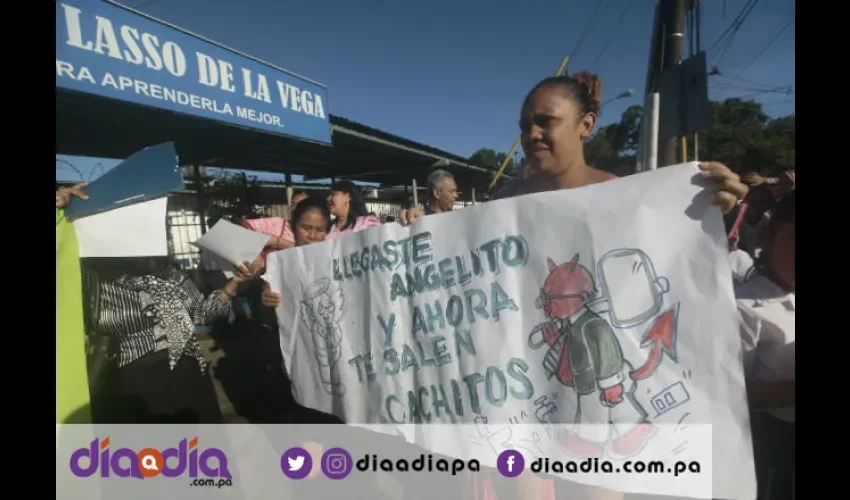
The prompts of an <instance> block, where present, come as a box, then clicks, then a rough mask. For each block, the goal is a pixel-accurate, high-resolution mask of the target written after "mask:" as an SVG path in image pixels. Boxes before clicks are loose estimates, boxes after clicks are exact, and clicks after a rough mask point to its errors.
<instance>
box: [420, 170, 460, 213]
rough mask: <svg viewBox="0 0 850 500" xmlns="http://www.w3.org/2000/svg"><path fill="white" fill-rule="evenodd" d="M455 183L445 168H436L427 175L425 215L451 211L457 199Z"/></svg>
mask: <svg viewBox="0 0 850 500" xmlns="http://www.w3.org/2000/svg"><path fill="white" fill-rule="evenodd" d="M457 196H458V195H457V183H456V182H455V178H454V176H453V175H452V174H451V173H450V172H448V171H447V170H443V169H441V168H438V169H437V170H434V171H433V172H431V174H430V175H428V202H427V203H426V204H425V215H431V214H439V213H443V212H451V211H452V209H454V206H455V202H456V201H457Z"/></svg>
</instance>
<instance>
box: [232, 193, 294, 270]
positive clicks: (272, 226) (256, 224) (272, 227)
mask: <svg viewBox="0 0 850 500" xmlns="http://www.w3.org/2000/svg"><path fill="white" fill-rule="evenodd" d="M308 196H309V194H307V192H306V191H295V192H294V193H292V199H290V200H289V207H288V208H289V213H290V214H291V213H292V210H294V209H295V207H296V206H297V205H298V203H300V202H301V201H303V200H304V199H305V198H307V197H308ZM240 223H241V224H242V226H243V227H246V228H248V229H250V230H252V231H256V232H258V233H263V234H266V235H268V236H269V241H268V243H266V248H265V249H264V250H263V253H262V256H263V257H265V256H266V255H268V254H269V253H270V252H274V251H275V250H286V249H287V248H292V247H294V246H295V241H294V237H293V236H292V228H291V227H290V226H289V223H288V222H287V221H286V218H284V217H265V218H259V219H246V218H244V217H243V218H242V220H241V221H240Z"/></svg>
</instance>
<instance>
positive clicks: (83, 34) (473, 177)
mask: <svg viewBox="0 0 850 500" xmlns="http://www.w3.org/2000/svg"><path fill="white" fill-rule="evenodd" d="M69 5H70V6H71V7H69V6H65V5H64V4H62V6H61V7H60V3H59V2H57V90H56V153H57V154H65V155H79V156H92V157H100V158H115V159H123V158H126V157H128V156H130V155H131V154H133V153H135V152H136V151H138V150H140V149H143V148H145V147H148V146H151V145H154V144H158V143H162V142H174V143H175V145H176V147H177V151H178V154H179V155H180V159H181V163H182V164H184V165H204V166H217V167H227V168H234V169H245V170H255V171H267V172H280V173H289V174H296V175H304V176H307V177H308V178H327V177H333V178H338V179H341V178H347V179H351V180H356V181H364V182H375V183H379V184H384V185H406V184H410V183H411V181H412V179H414V178H415V179H416V180H417V183H418V184H419V185H424V183H425V182H426V179H427V175H428V173H430V171H431V170H433V168H434V165H435V164H439V165H440V166H442V167H443V168H446V169H447V170H449V171H451V172H452V173H453V174H454V175H455V176H456V178H457V181H458V183H459V184H460V186H461V188H462V189H464V190H468V189H470V188H473V187H478V188H486V185H487V184H488V183H489V181H490V179H491V178H492V176H493V175H494V173H495V170H494V169H489V168H481V167H477V166H473V165H470V164H468V163H467V162H466V159H465V158H462V157H460V156H457V155H453V154H451V153H447V152H445V151H441V150H439V149H436V148H432V147H429V146H426V145H423V144H420V143H416V142H413V141H409V140H407V139H404V138H401V137H398V136H394V135H392V134H388V133H386V132H382V131H380V130H377V129H374V128H370V127H367V126H364V125H362V124H359V123H356V122H353V121H350V120H346V119H344V118H340V117H337V116H333V115H328V118H326V120H328V121H326V122H325V124H328V122H329V124H330V129H331V134H332V135H331V142H332V146H331V145H328V144H326V143H320V142H313V140H312V139H311V137H314V136H315V137H317V138H318V137H321V135H322V134H321V133H319V132H317V130H319V129H316V128H315V127H316V126H318V127H319V128H321V124H320V122H310V121H309V119H308V118H305V117H302V116H299V115H297V113H296V114H295V115H292V114H289V115H287V116H288V117H290V119H292V120H295V121H294V122H292V123H293V124H294V125H292V127H293V128H291V129H290V130H295V131H296V132H298V133H296V134H292V135H282V134H279V133H275V132H273V131H271V129H268V127H266V128H267V130H263V128H258V127H257V126H255V124H251V123H247V122H240V121H239V120H235V119H233V118H226V117H225V115H215V116H214V114H210V113H209V112H206V111H203V112H199V111H197V110H194V111H192V113H193V114H189V113H186V112H185V111H189V109H187V108H185V107H180V106H176V105H172V104H169V103H164V101H161V100H160V101H156V100H150V99H145V98H142V97H140V95H139V94H138V93H136V94H134V93H133V92H124V91H123V90H122V91H118V90H117V89H114V88H111V87H109V86H106V85H104V84H103V83H101V85H97V84H94V85H92V84H91V83H94V82H95V81H101V79H102V77H103V76H104V75H105V74H107V73H114V74H115V75H119V74H122V75H127V76H128V78H135V79H137V80H147V81H150V82H152V83H153V84H157V85H162V86H164V87H171V88H177V89H180V88H183V89H186V90H187V91H190V92H192V93H194V94H196V95H200V96H204V95H208V96H209V97H210V98H212V99H218V100H221V101H226V100H234V99H241V97H238V96H236V97H234V96H235V95H236V94H230V93H226V92H224V93H222V91H219V90H217V89H212V90H211V89H210V87H205V86H203V85H200V84H198V83H197V82H193V81H192V80H191V79H188V80H187V79H186V78H185V77H182V76H181V77H177V78H174V77H171V76H170V75H168V74H165V73H163V72H161V71H160V72H158V73H151V72H150V71H146V70H145V69H144V68H143V66H140V65H134V64H127V63H126V61H123V60H121V59H120V58H118V59H115V58H110V57H105V56H103V55H102V54H101V55H98V54H96V53H94V52H91V51H90V50H88V49H84V48H81V46H80V45H79V43H80V40H82V41H83V42H85V40H86V39H87V38H90V37H92V36H94V35H93V33H94V31H93V30H92V27H93V25H92V22H93V19H94V17H93V13H94V14H100V15H101V16H105V17H107V18H110V17H111V18H112V22H113V24H114V25H115V26H116V27H117V26H119V25H128V26H131V27H135V28H134V29H139V30H140V31H148V32H152V33H159V35H160V38H162V39H163V40H165V39H170V40H176V41H177V43H178V45H179V44H183V45H184V46H186V47H187V49H188V48H191V49H193V50H203V51H204V52H205V53H208V54H212V55H213V56H214V57H216V58H220V60H227V61H230V62H232V63H234V64H233V65H234V67H243V68H251V69H252V70H253V71H254V73H255V74H256V73H259V72H264V71H268V72H269V73H268V74H269V75H272V78H277V79H278V80H279V81H280V80H285V81H287V82H290V81H291V82H295V83H296V84H298V85H303V86H305V87H304V88H310V89H312V91H313V92H314V94H316V95H319V94H320V93H324V90H322V89H323V87H320V84H316V83H315V82H312V81H309V80H307V79H305V78H304V77H300V76H298V75H295V74H293V73H291V72H287V71H286V70H283V69H281V68H277V67H275V66H273V65H270V64H268V63H265V62H263V61H260V60H258V59H255V58H252V57H250V56H248V55H246V54H243V53H241V52H238V51H235V50H233V49H229V48H227V47H225V46H223V45H221V44H217V43H215V42H213V41H211V40H207V39H204V38H203V37H200V36H198V35H195V34H193V33H190V32H188V31H185V30H181V29H180V28H178V27H176V26H173V25H170V24H168V23H164V22H162V21H160V20H157V19H155V18H152V17H150V16H147V15H145V14H142V13H140V12H138V11H135V10H133V9H130V8H127V7H124V6H121V5H119V4H117V3H115V2H114V1H111V0H105V1H103V2H86V3H80V4H76V3H75V4H69ZM68 9H71V10H79V9H82V10H81V11H80V12H82V14H80V15H81V16H83V17H81V19H82V21H79V22H76V23H74V26H73V27H70V26H71V25H70V24H69V22H70V21H68V12H67V10H68ZM66 30H67V32H66ZM76 30H80V31H79V32H77V31H76ZM72 31H73V32H74V33H75V36H76V37H77V38H79V40H77V42H76V44H72V43H70V38H68V37H70V36H71V34H70V33H71V32H72ZM66 38H68V39H67V40H66ZM60 59H61V60H62V61H63V62H64V63H65V65H66V66H67V67H70V66H73V67H74V68H75V69H74V71H79V70H80V68H81V67H85V68H88V69H89V70H90V71H91V73H92V74H93V75H94V78H93V80H92V81H91V83H89V81H83V80H78V79H77V78H69V75H70V73H68V72H64V73H60V71H59V66H60V64H59V61H60ZM299 82H301V83H299ZM272 85H274V84H272ZM237 94H238V93H237ZM240 102H244V100H243V101H238V100H237V101H234V105H238V104H240ZM250 102H252V103H254V104H253V106H258V105H259V104H257V102H258V101H255V100H251V101H250ZM169 108H170V109H169ZM278 109H280V108H278ZM275 112H281V111H275ZM216 118H219V119H216ZM227 121H229V122H230V123H227ZM317 123H318V125H316V124H317ZM325 126H327V125H325ZM311 127H312V128H311ZM325 130H327V129H325ZM293 135H300V138H297V137H293ZM316 140H318V139H316ZM322 140H324V139H322Z"/></svg>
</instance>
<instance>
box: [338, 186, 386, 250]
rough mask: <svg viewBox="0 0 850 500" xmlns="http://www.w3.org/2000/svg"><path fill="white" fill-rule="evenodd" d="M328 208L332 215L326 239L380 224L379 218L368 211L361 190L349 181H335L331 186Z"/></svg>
mask: <svg viewBox="0 0 850 500" xmlns="http://www.w3.org/2000/svg"><path fill="white" fill-rule="evenodd" d="M328 208H329V209H330V211H331V214H332V215H333V216H334V220H333V222H332V223H331V226H330V229H329V230H328V233H327V238H328V239H334V238H339V237H340V236H342V235H345V234H348V233H353V232H356V231H362V230H363V229H368V228H370V227H375V226H380V225H381V219H379V218H378V217H376V216H375V214H372V213H370V212H369V209H367V208H366V200H365V198H363V192H362V191H361V190H360V188H359V187H357V185H355V184H354V183H353V182H351V181H337V182H335V183H333V185H332V186H331V194H330V195H329V196H328Z"/></svg>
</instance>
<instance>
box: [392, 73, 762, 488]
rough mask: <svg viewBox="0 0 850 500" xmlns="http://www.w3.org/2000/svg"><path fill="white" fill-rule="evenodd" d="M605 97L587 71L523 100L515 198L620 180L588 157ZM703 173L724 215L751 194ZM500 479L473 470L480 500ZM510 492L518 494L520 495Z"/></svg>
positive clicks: (705, 169)
mask: <svg viewBox="0 0 850 500" xmlns="http://www.w3.org/2000/svg"><path fill="white" fill-rule="evenodd" d="M601 98H602V81H601V80H599V78H598V77H597V76H596V75H594V74H591V73H586V72H582V73H576V74H574V75H572V76H558V77H551V78H546V79H544V80H542V81H541V82H540V83H538V84H537V85H536V86H535V87H534V88H533V89H532V90H531V91H530V92H529V93H528V95H527V96H526V98H525V100H524V101H523V104H522V108H521V113H520V121H519V125H520V131H521V140H522V147H523V150H524V151H525V158H526V161H527V162H528V168H529V169H530V171H529V176H528V178H527V179H525V180H524V181H523V182H521V183H518V184H517V185H516V186H514V190H513V192H512V193H510V195H511V196H518V195H523V194H530V193H538V192H544V191H556V190H561V189H572V188H580V187H584V186H589V185H591V184H597V183H600V182H606V181H609V180H612V179H615V178H616V176H615V175H614V174H611V173H609V172H604V171H602V170H599V169H596V168H593V167H591V166H590V165H588V164H587V161H586V159H585V156H584V142H585V141H586V140H587V138H588V137H590V135H591V133H592V132H593V129H594V127H595V125H596V120H597V117H598V116H599V112H600V108H601ZM700 175H701V176H702V178H703V179H705V180H706V181H708V182H709V184H710V187H709V188H708V189H710V190H711V192H712V203H714V204H715V205H719V206H720V207H721V209H722V211H723V213H728V212H729V211H730V210H732V208H734V207H735V205H736V204H737V203H738V202H739V200H742V199H743V198H744V196H745V195H746V193H747V186H746V185H744V184H743V183H741V182H740V179H739V177H738V176H737V175H736V174H735V173H734V172H732V171H731V170H730V169H729V168H728V167H727V166H725V165H723V164H721V163H717V162H702V163H701V164H700ZM422 215H423V214H422V213H421V212H418V211H416V210H411V211H409V212H407V213H406V214H403V215H402V222H403V223H405V224H409V223H410V222H412V221H413V220H415V219H416V218H418V217H420V216H422ZM600 423H601V422H600ZM641 432H643V429H641ZM644 439H645V437H644ZM496 477H497V476H496V475H495V474H494V473H492V471H491V470H486V469H485V470H482V471H481V472H479V473H473V483H472V486H473V496H474V498H475V499H476V500H494V499H496V498H497V494H496V489H495V487H494V484H495V482H494V479H496ZM559 485H563V486H564V487H565V489H566V490H568V492H564V493H566V495H565V496H566V497H570V498H581V499H622V498H623V494H622V493H620V492H615V491H611V490H607V489H603V488H595V487H588V486H583V485H580V484H578V483H573V482H570V481H561V482H559ZM505 487H507V488H516V495H518V497H519V498H522V499H524V500H553V499H554V498H555V485H554V482H553V480H552V479H549V478H541V477H539V476H535V475H534V474H531V473H530V472H528V471H526V473H523V474H522V475H520V476H519V477H518V478H517V480H516V481H514V484H513V485H508V484H507V483H505ZM509 496H510V497H511V498H515V495H509ZM558 496H559V497H560V496H561V495H558Z"/></svg>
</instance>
